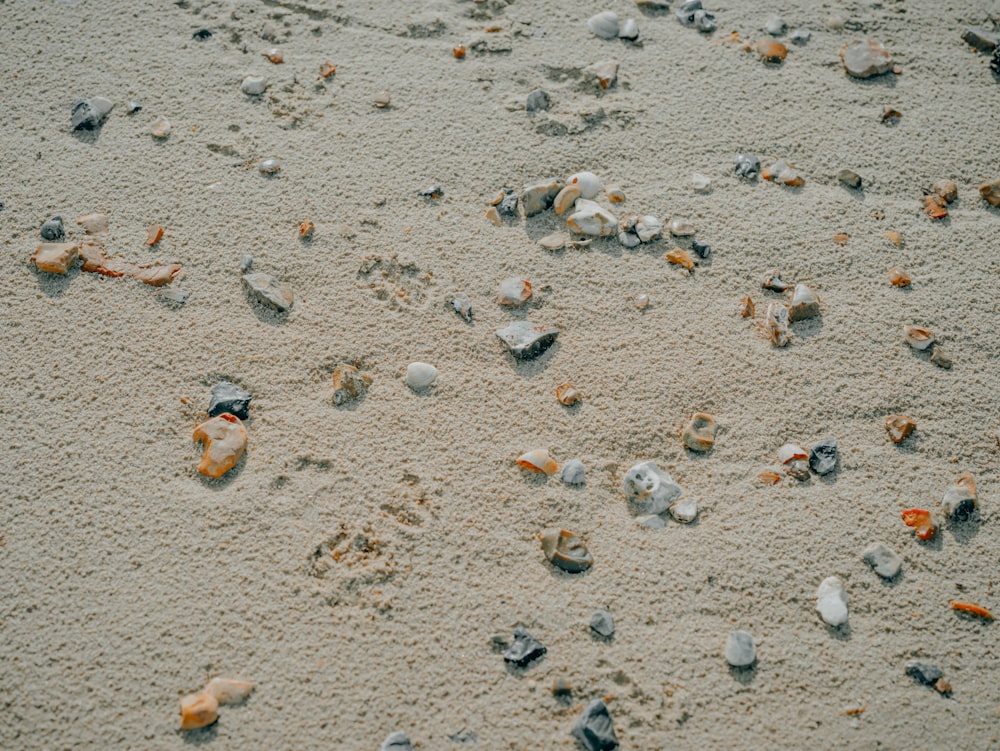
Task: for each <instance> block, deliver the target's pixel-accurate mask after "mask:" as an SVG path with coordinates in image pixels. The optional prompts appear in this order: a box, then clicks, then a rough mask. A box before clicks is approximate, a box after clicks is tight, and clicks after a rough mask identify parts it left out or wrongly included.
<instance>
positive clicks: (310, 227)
mask: <svg viewBox="0 0 1000 751" xmlns="http://www.w3.org/2000/svg"><path fill="white" fill-rule="evenodd" d="M315 231H316V225H315V224H313V223H312V222H310V221H309V220H308V219H306V220H305V221H304V222H302V224H300V225H299V237H300V238H301V239H302V240H310V239H312V236H313V233H314V232H315Z"/></svg>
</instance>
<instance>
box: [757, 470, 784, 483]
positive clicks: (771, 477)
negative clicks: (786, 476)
mask: <svg viewBox="0 0 1000 751" xmlns="http://www.w3.org/2000/svg"><path fill="white" fill-rule="evenodd" d="M757 480H758V481H759V482H760V483H761V484H762V485H777V484H778V483H779V482H781V475H779V474H778V473H777V472H761V473H760V474H759V475H757Z"/></svg>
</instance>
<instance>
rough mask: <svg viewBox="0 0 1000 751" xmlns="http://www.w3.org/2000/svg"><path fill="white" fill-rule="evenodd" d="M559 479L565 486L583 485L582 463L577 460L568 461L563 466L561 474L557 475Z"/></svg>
mask: <svg viewBox="0 0 1000 751" xmlns="http://www.w3.org/2000/svg"><path fill="white" fill-rule="evenodd" d="M559 479H561V480H562V481H563V482H564V483H566V484H567V485H583V482H584V471H583V462H581V461H580V460H579V459H570V460H569V461H568V462H566V463H565V464H564V465H563V468H562V474H560V475H559Z"/></svg>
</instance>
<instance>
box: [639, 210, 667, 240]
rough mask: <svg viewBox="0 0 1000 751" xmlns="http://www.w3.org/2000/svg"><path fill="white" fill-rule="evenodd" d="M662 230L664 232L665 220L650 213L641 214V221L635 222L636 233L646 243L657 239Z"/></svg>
mask: <svg viewBox="0 0 1000 751" xmlns="http://www.w3.org/2000/svg"><path fill="white" fill-rule="evenodd" d="M661 232H663V222H661V221H660V220H659V219H657V218H656V217H655V216H652V215H650V214H646V215H645V216H640V217H639V221H637V222H636V223H635V234H637V235H638V236H639V239H640V240H642V241H643V242H644V243H648V242H649V241H650V240H655V239H656V238H657V237H659V236H660V233H661Z"/></svg>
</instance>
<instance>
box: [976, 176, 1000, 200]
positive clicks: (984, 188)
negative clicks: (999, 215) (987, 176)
mask: <svg viewBox="0 0 1000 751" xmlns="http://www.w3.org/2000/svg"><path fill="white" fill-rule="evenodd" d="M979 195H981V196H982V197H983V198H984V199H986V202H987V203H988V204H989V205H990V206H1000V180H994V181H993V182H990V183H983V184H982V185H980V186H979Z"/></svg>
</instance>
